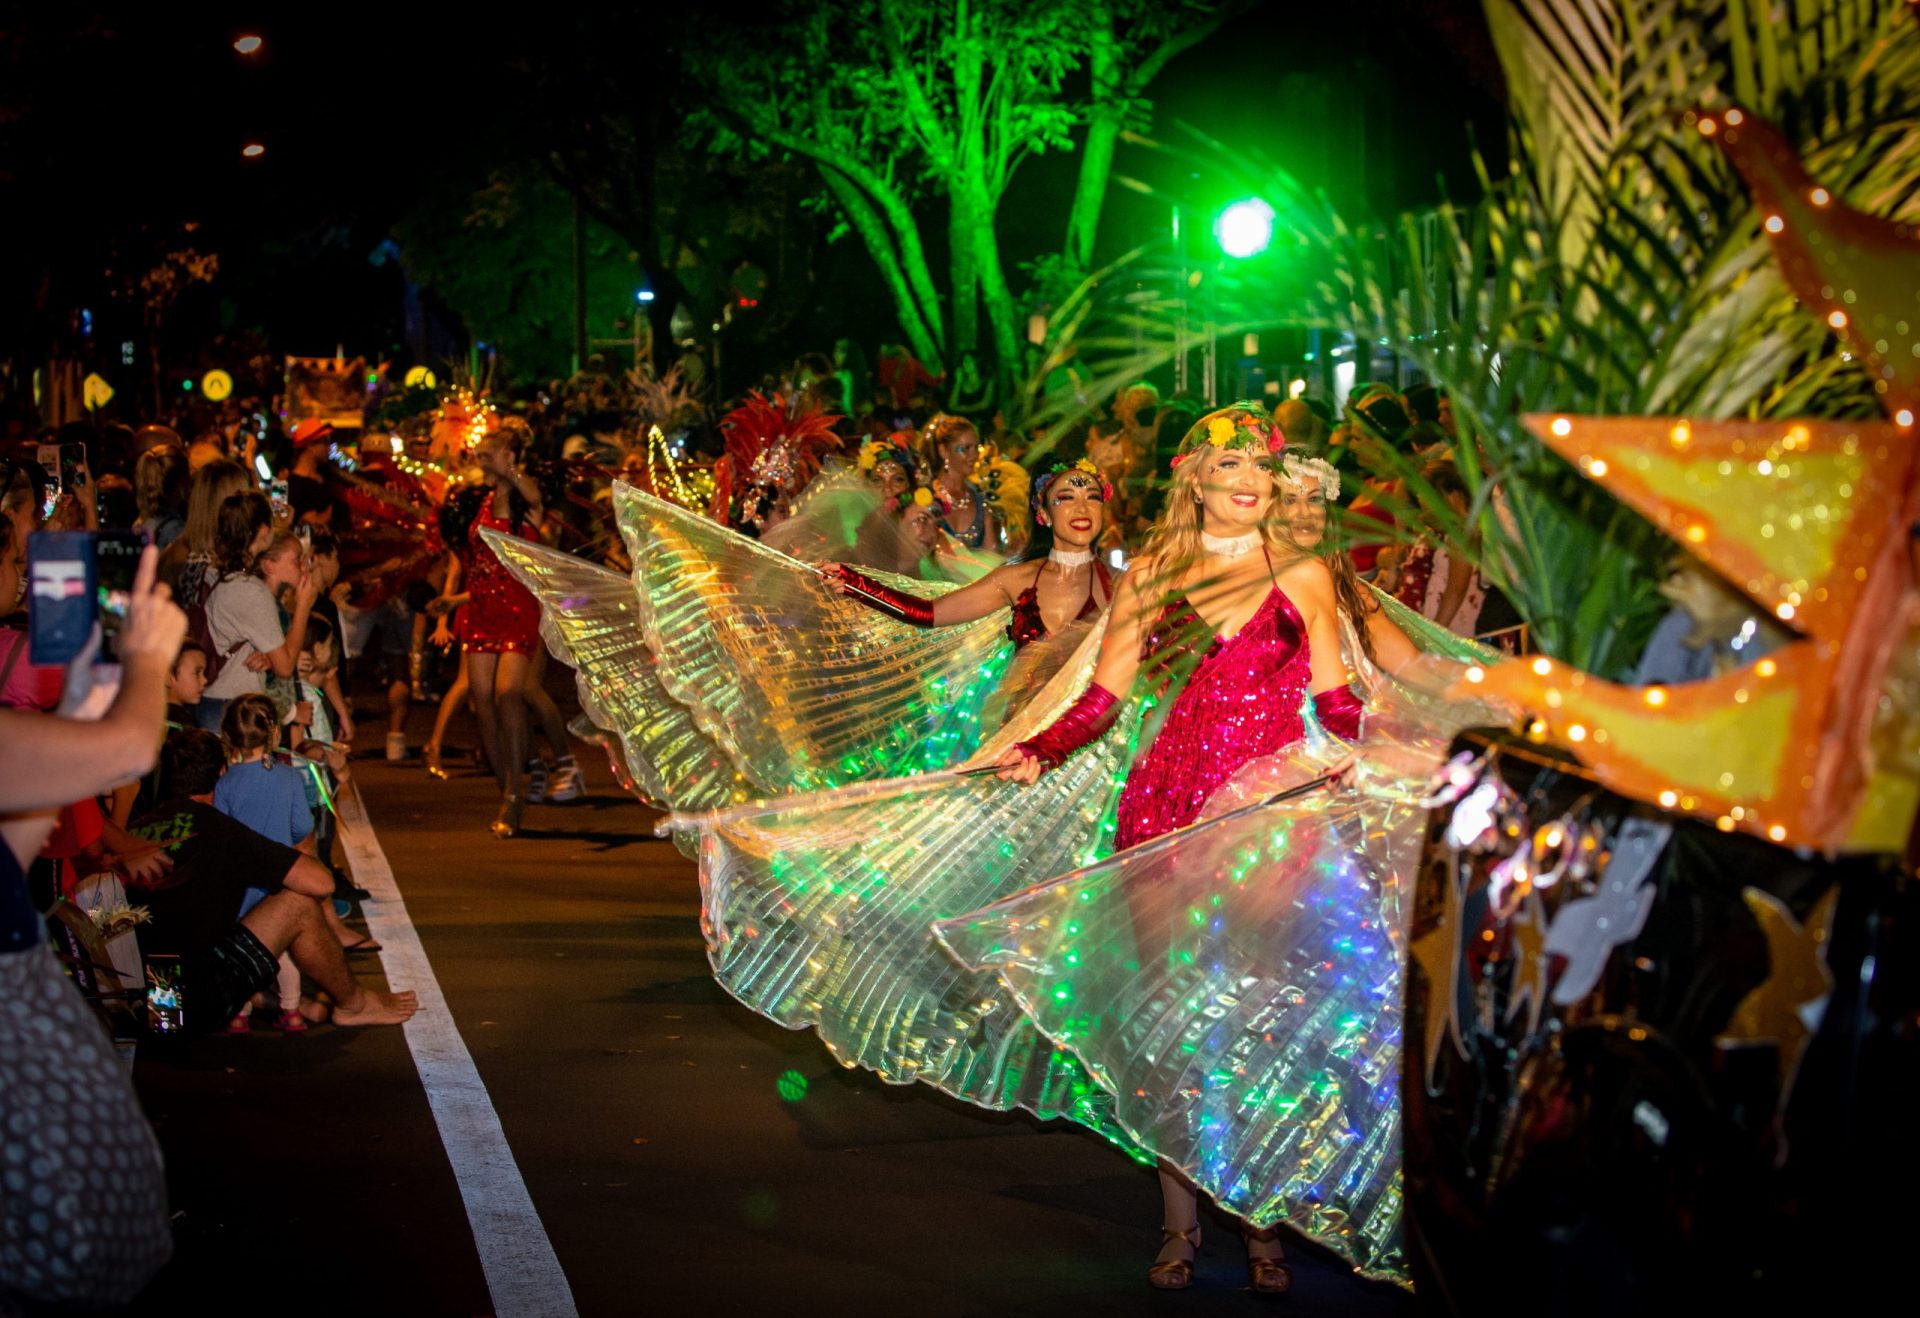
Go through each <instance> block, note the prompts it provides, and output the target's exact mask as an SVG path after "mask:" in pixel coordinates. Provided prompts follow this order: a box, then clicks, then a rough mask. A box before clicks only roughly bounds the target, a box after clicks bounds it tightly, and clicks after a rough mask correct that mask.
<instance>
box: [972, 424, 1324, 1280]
mask: <svg viewBox="0 0 1920 1318" xmlns="http://www.w3.org/2000/svg"><path fill="white" fill-rule="evenodd" d="M1285 446H1286V440H1285V437H1284V436H1283V435H1282V434H1281V433H1280V430H1279V427H1278V426H1276V425H1275V424H1274V423H1273V421H1272V420H1271V419H1270V418H1269V417H1268V416H1267V414H1266V411H1265V410H1264V409H1263V408H1260V407H1259V406H1257V405H1253V404H1247V405H1240V406H1235V407H1230V408H1224V409H1222V410H1220V411H1217V412H1214V413H1212V414H1210V415H1208V416H1206V417H1203V418H1201V420H1200V421H1199V422H1197V423H1196V424H1195V425H1194V426H1193V428H1192V429H1191V430H1190V431H1189V432H1188V434H1187V436H1186V438H1185V439H1184V440H1183V441H1182V443H1181V446H1180V449H1179V451H1178V452H1177V453H1176V454H1175V456H1174V459H1173V463H1174V479H1173V482H1172V488H1171V491H1170V493H1169V497H1168V505H1167V511H1166V512H1165V513H1164V514H1163V515H1162V518H1161V521H1160V523H1159V524H1158V525H1157V526H1156V527H1155V528H1154V531H1153V533H1152V536H1151V537H1150V538H1149V540H1148V542H1147V545H1146V548H1145V550H1144V552H1143V553H1142V554H1141V555H1140V557H1139V558H1137V559H1136V560H1135V561H1134V564H1133V566H1132V569H1131V570H1130V571H1129V572H1128V574H1127V581H1126V583H1125V585H1124V586H1123V587H1122V589H1121V591H1120V593H1119V595H1118V597H1117V599H1116V600H1115V603H1114V611H1113V617H1112V619H1111V621H1110V622H1109V623H1108V626H1107V632H1106V638H1105V640H1104V642H1103V643H1102V646H1101V652H1100V660H1099V663H1098V664H1097V666H1096V667H1095V669H1094V673H1093V681H1092V683H1091V684H1090V685H1089V686H1088V687H1087V689H1086V691H1085V692H1083V693H1082V694H1081V696H1080V698H1079V699H1078V700H1077V701H1075V702H1074V705H1073V707H1072V708H1070V709H1069V710H1067V711H1066V712H1065V713H1064V714H1063V715H1062V716H1061V717H1060V718H1059V719H1057V720H1055V722H1054V723H1053V724H1051V725H1050V726H1049V727H1047V728H1046V729H1044V730H1043V731H1041V732H1040V733H1039V734H1038V735H1036V736H1033V737H1030V738H1028V739H1027V740H1025V741H1023V742H1021V743H1020V744H1019V745H1017V746H1015V747H1013V748H1012V749H1011V750H1010V751H1008V752H1007V754H1006V755H1005V756H1004V757H1003V758H1002V760H1001V764H1002V766H1003V776H1004V777H1006V778H1008V779H1010V780H1012V781H1015V782H1023V783H1032V782H1036V781H1038V779H1039V777H1040V775H1041V774H1042V773H1043V772H1045V771H1047V770H1050V769H1057V768H1059V767H1060V765H1062V764H1063V763H1065V762H1066V760H1067V759H1068V758H1069V757H1070V756H1071V755H1073V754H1074V752H1076V751H1079V750H1081V749H1083V748H1084V747H1086V746H1088V745H1089V744H1091V743H1092V742H1094V741H1096V740H1097V739H1098V738H1099V737H1100V735H1101V734H1102V733H1103V732H1104V731H1105V730H1106V728H1107V727H1108V726H1109V724H1110V723H1111V722H1112V721H1113V718H1114V716H1115V712H1116V710H1117V709H1118V707H1119V705H1120V703H1121V701H1122V699H1123V698H1124V697H1125V695H1126V694H1127V693H1129V692H1131V691H1133V690H1134V689H1135V687H1136V683H1138V684H1139V686H1140V687H1142V688H1143V689H1144V690H1145V691H1146V692H1147V693H1150V695H1151V696H1154V697H1158V698H1159V699H1160V700H1162V701H1164V705H1162V706H1161V707H1160V708H1158V709H1156V711H1155V717H1154V718H1153V719H1152V724H1151V727H1150V731H1149V733H1148V739H1147V744H1146V746H1145V749H1144V750H1143V751H1142V752H1141V753H1140V754H1139V756H1138V757H1137V758H1136V759H1135V760H1134V762H1133V764H1132V766H1131V768H1129V770H1128V771H1127V778H1126V786H1125V788H1124V790H1123V791H1122V792H1121V796H1120V803H1119V810H1118V820H1117V823H1118V827H1117V830H1116V833H1115V839H1114V840H1115V844H1116V846H1117V847H1119V848H1120V849H1122V850H1124V849H1126V848H1128V847H1132V846H1135V845H1137V844H1139V843H1142V842H1146V841H1149V840H1151V839H1153V838H1155V837H1158V836H1160V835H1162V834H1164V833H1168V832H1171V831H1173V830H1174V829H1177V828H1180V827H1183V826H1184V825H1187V824H1190V823H1192V822H1193V821H1194V820H1195V819H1196V818H1198V817H1199V814H1200V811H1201V809H1202V807H1204V806H1205V804H1206V803H1207V800H1208V799H1209V798H1210V797H1211V796H1212V795H1213V794H1214V792H1215V791H1216V790H1217V789H1218V788H1219V787H1220V786H1221V785H1222V784H1223V783H1225V782H1226V781H1227V780H1228V779H1229V778H1231V777H1232V776H1233V775H1234V774H1235V773H1236V772H1238V771H1239V770H1240V769H1241V768H1242V767H1243V766H1245V765H1246V764H1248V763H1249V762H1251V761H1253V760H1256V759H1259V758H1261V757H1263V756H1267V755H1271V754H1273V753H1274V752H1276V751H1279V750H1282V749H1284V748H1286V747H1288V746H1290V745H1292V744H1294V743H1296V742H1298V741H1300V740H1302V739H1303V738H1304V737H1305V736H1306V725H1305V722H1304V721H1303V704H1304V702H1305V701H1306V700H1308V699H1310V700H1311V702H1312V707H1313V710H1314V712H1315V714H1316V715H1317V717H1318V719H1319V722H1320V723H1321V724H1322V726H1324V727H1325V728H1326V729H1327V730H1329V731H1331V732H1334V733H1336V734H1338V735H1340V736H1342V737H1345V738H1347V739H1352V738H1354V737H1357V736H1358V735H1359V732H1360V710H1361V705H1360V699H1359V697H1358V696H1357V695H1356V694H1355V693H1354V691H1353V689H1352V688H1351V687H1350V686H1348V684H1347V672H1346V667H1345V665H1344V664H1343V663H1342V662H1341V655H1340V621H1339V619H1340V611H1339V603H1338V601H1337V599H1336V597H1335V593H1334V583H1333V578H1332V575H1331V574H1330V573H1329V572H1328V570H1327V567H1326V565H1325V564H1324V563H1323V562H1321V561H1320V559H1319V558H1318V557H1317V556H1315V555H1312V554H1307V553H1303V552H1302V551H1301V550H1299V549H1298V548H1297V547H1295V546H1294V545H1293V544H1292V542H1290V541H1288V540H1287V539H1285V537H1284V535H1283V533H1282V528H1281V525H1280V523H1279V522H1278V520H1277V519H1276V518H1275V517H1274V515H1273V503H1274V488H1275V476H1276V475H1277V473H1278V470H1279V466H1280V460H1279V454H1280V452H1281V450H1282V449H1284V448H1285ZM1160 1175H1161V1193H1162V1197H1163V1199H1164V1201H1165V1207H1166V1225H1165V1226H1164V1228H1163V1232H1164V1236H1165V1246H1164V1248H1163V1249H1162V1250H1161V1256H1160V1258H1159V1259H1158V1260H1157V1261H1156V1262H1155V1264H1154V1266H1153V1268H1152V1270H1151V1271H1150V1274H1149V1276H1150V1278H1151V1280H1152V1281H1153V1283H1154V1284H1155V1285H1156V1286H1160V1287H1164V1288H1168V1289H1175V1288H1179V1287H1183V1286H1186V1285H1188V1284H1189V1283H1190V1282H1191V1281H1192V1279H1193V1256H1194V1250H1195V1248H1196V1247H1197V1246H1198V1244H1199V1223H1198V1218H1197V1216H1196V1211H1197V1209H1196V1202H1195V1194H1194V1187H1193V1183H1192V1182H1191V1181H1190V1180H1188V1179H1187V1178H1186V1177H1185V1176H1184V1175H1183V1174H1182V1173H1181V1172H1180V1171H1179V1170H1178V1169H1177V1168H1175V1167H1172V1166H1170V1165H1163V1166H1162V1168H1161V1174H1160ZM1247 1247H1248V1265H1249V1274H1250V1278H1251V1281H1252V1284H1253V1288H1254V1289H1255V1290H1257V1291H1282V1290H1285V1289H1287V1287H1288V1286H1289V1285H1290V1284H1291V1274H1290V1272H1289V1270H1288V1269H1287V1267H1286V1265H1285V1264H1284V1263H1282V1262H1280V1249H1279V1244H1278V1239H1277V1233H1275V1232H1274V1231H1273V1230H1272V1229H1271V1228H1268V1229H1267V1230H1265V1231H1264V1232H1255V1231H1250V1232H1248V1233H1247Z"/></svg>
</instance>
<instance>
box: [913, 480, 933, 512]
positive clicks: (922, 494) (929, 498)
mask: <svg viewBox="0 0 1920 1318" xmlns="http://www.w3.org/2000/svg"><path fill="white" fill-rule="evenodd" d="M913 501H914V502H915V503H917V504H919V505H920V506H921V507H922V508H931V507H933V491H932V490H930V489H928V488H927V487H926V486H924V485H922V486H921V487H920V488H919V489H917V490H915V491H914V492H913Z"/></svg>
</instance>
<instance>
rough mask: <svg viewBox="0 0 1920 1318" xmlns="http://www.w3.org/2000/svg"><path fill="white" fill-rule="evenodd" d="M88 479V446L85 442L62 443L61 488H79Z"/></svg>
mask: <svg viewBox="0 0 1920 1318" xmlns="http://www.w3.org/2000/svg"><path fill="white" fill-rule="evenodd" d="M86 481H87V446H86V445H85V444H62V445H61V446H60V488H61V489H63V490H72V489H78V488H79V487H80V486H82V485H84V484H86Z"/></svg>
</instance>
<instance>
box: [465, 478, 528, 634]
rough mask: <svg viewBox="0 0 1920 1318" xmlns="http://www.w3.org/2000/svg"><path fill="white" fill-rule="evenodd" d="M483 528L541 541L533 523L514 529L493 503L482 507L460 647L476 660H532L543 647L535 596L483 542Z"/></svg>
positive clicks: (472, 542)
mask: <svg viewBox="0 0 1920 1318" xmlns="http://www.w3.org/2000/svg"><path fill="white" fill-rule="evenodd" d="M483 527H491V528H492V529H493V530H496V531H501V532H504V533H506V534H508V535H517V536H519V537H520V538H521V539H523V540H537V539H539V535H538V533H537V532H536V531H535V530H534V528H533V526H532V524H531V523H527V522H522V523H521V525H520V527H519V529H518V530H516V529H515V528H514V527H513V525H512V524H511V523H510V522H508V521H505V520H503V519H501V518H497V517H495V516H494V515H493V498H492V496H491V495H490V496H488V497H487V498H486V499H485V500H483V501H482V502H481V504H480V515H479V516H478V517H476V518H474V519H473V527H472V529H471V530H469V531H468V532H467V545H468V548H469V550H470V552H469V553H468V555H467V590H468V593H469V594H471V595H472V597H473V598H472V600H471V602H469V603H468V605H467V606H466V608H464V609H462V610H461V611H460V641H461V644H463V645H465V646H466V648H467V649H468V650H469V651H470V652H473V653H476V654H500V653H502V652H503V651H508V650H511V651H512V652H514V653H515V654H529V655H530V654H533V653H534V652H535V650H536V648H537V647H538V646H539V644H540V604H539V601H537V600H535V599H534V597H533V592H531V591H529V590H528V589H527V588H526V587H525V586H523V585H521V584H520V583H519V582H518V581H516V580H514V577H513V574H512V573H511V572H509V571H507V569H506V567H505V565H504V564H502V563H501V562H500V559H499V557H498V556H497V555H496V554H495V553H494V552H493V550H492V549H490V548H488V546H487V542H486V541H485V540H482V539H481V538H480V531H481V529H482V528H483Z"/></svg>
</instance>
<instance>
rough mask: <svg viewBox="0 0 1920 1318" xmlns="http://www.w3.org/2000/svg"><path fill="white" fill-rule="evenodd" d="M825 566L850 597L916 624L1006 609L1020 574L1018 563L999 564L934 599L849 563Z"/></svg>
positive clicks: (949, 622) (947, 623) (953, 621)
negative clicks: (880, 579)
mask: <svg viewBox="0 0 1920 1318" xmlns="http://www.w3.org/2000/svg"><path fill="white" fill-rule="evenodd" d="M821 566H822V567H823V568H824V569H825V571H826V572H827V573H828V575H830V576H832V577H835V578H837V579H838V581H839V582H840V590H841V593H842V594H844V595H845V596H846V597H847V598H848V599H851V600H856V601H858V602H859V603H861V604H864V605H866V606H867V607H868V608H870V609H872V610H874V611H875V612H876V613H884V614H886V615H887V616H888V617H889V618H893V619H896V620H898V621H900V622H904V623H908V624H910V625H912V626H915V627H952V626H955V625H957V624H959V623H963V622H974V621H976V620H977V619H980V618H984V617H986V616H987V615H988V614H989V613H992V612H994V611H995V610H998V609H1004V608H1006V607H1007V606H1008V605H1010V604H1012V603H1013V601H1014V594H1013V590H1012V586H1013V582H1014V579H1015V578H1016V577H1017V576H1018V575H1019V573H1018V570H1017V568H1016V567H1015V566H1014V565H1011V564H1009V565H1007V566H1004V567H997V568H995V569H994V570H993V571H991V572H989V573H987V575H986V576H984V577H981V578H980V580H978V581H976V582H974V583H973V584H972V585H969V586H962V587H961V588H960V589H959V590H956V591H951V592H949V593H948V594H945V595H942V596H941V597H940V598H939V599H931V600H930V599H926V598H924V597H923V596H920V595H915V594H912V593H911V592H909V591H904V590H895V589H894V588H893V587H891V586H885V585H882V584H881V583H880V582H878V581H875V580H874V579H873V578H872V577H870V576H868V575H867V574H866V573H864V572H862V571H860V570H859V569H858V568H855V567H850V566H848V565H847V564H845V563H823V564H822V565H821Z"/></svg>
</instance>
